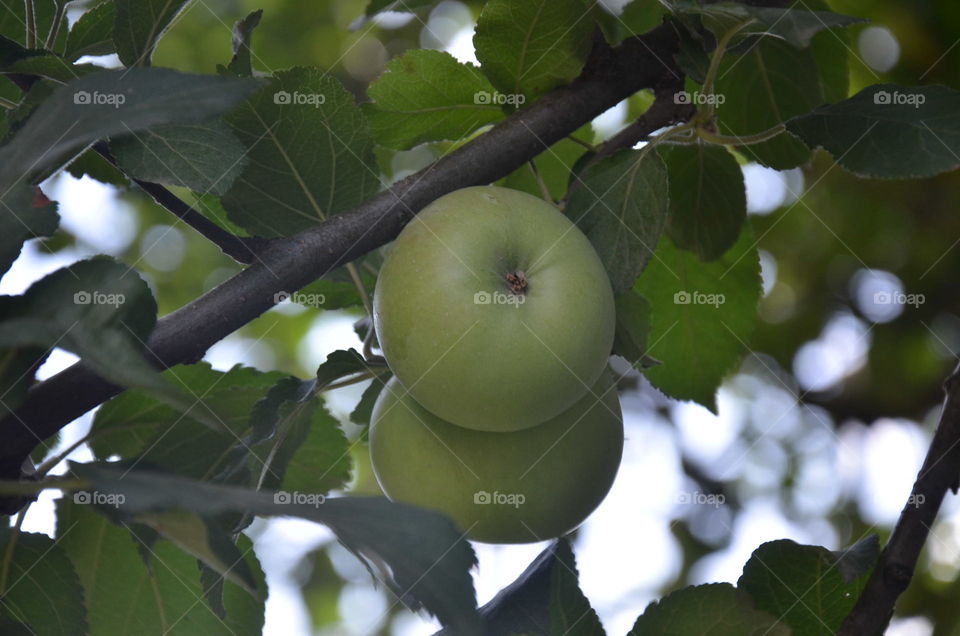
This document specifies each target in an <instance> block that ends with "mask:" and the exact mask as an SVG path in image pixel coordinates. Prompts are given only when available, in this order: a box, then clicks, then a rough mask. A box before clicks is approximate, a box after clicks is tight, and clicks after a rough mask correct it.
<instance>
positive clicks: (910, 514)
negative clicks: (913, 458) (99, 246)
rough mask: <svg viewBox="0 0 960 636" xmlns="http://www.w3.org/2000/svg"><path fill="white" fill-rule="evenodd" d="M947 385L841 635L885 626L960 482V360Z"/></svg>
mask: <svg viewBox="0 0 960 636" xmlns="http://www.w3.org/2000/svg"><path fill="white" fill-rule="evenodd" d="M943 386H944V391H945V392H946V394H947V395H946V398H945V400H944V403H943V412H942V413H941V414H940V423H939V424H938V425H937V430H936V432H935V433H934V434H933V440H932V441H931V442H930V448H929V449H928V450H927V457H926V459H924V460H923V466H922V467H921V468H920V472H919V474H918V475H917V480H916V481H915V482H914V483H913V490H912V491H911V492H910V497H909V498H908V499H907V503H906V505H905V506H904V507H903V511H901V513H900V518H899V519H898V520H897V525H896V527H895V528H894V529H893V534H892V535H891V536H890V540H889V541H888V542H887V545H886V547H885V548H884V549H883V552H881V553H880V560H879V561H878V562H877V565H876V567H875V568H874V569H873V572H872V573H871V575H870V578H869V579H868V580H867V584H866V586H865V587H864V588H863V592H862V593H861V594H860V598H859V599H858V600H857V604H856V605H854V607H853V610H852V611H851V612H850V614H849V615H848V616H847V618H846V619H845V620H844V622H843V625H842V626H841V628H840V631H839V632H837V633H838V634H839V635H840V636H872V635H874V634H877V635H879V634H882V633H883V632H884V630H885V629H886V627H887V624H888V623H889V622H890V617H891V616H893V610H894V606H895V605H896V602H897V598H898V597H899V596H900V594H902V593H903V591H904V590H905V589H907V586H908V585H909V584H910V579H911V578H912V577H913V572H914V570H915V569H916V567H917V559H918V558H919V557H920V551H921V550H922V549H923V545H924V543H926V540H927V535H928V534H930V529H931V528H932V527H933V523H934V521H935V520H936V517H937V513H938V512H939V510H940V505H941V504H942V503H943V498H944V496H945V495H946V494H947V491H948V490H950V491H953V492H954V493H956V492H957V487H958V486H960V365H958V366H957V368H956V369H954V371H953V373H952V374H950V376H949V377H948V378H947V379H946V381H945V382H944V385H943Z"/></svg>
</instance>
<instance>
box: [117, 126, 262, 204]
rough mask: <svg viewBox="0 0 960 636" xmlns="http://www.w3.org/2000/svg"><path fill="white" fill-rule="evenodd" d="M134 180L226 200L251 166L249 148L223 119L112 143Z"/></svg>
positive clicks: (167, 128)
mask: <svg viewBox="0 0 960 636" xmlns="http://www.w3.org/2000/svg"><path fill="white" fill-rule="evenodd" d="M110 149H111V151H112V152H113V154H114V156H115V158H116V160H117V163H118V165H119V166H120V168H121V169H122V170H123V171H124V172H125V173H126V174H127V175H129V176H131V177H133V178H136V179H142V180H144V181H151V182H154V183H163V184H167V185H174V186H183V187H186V188H190V189H191V190H195V191H198V192H202V193H206V192H210V193H212V194H215V195H222V194H224V193H225V192H226V191H227V190H229V189H230V186H232V185H233V182H234V180H236V178H237V177H238V176H239V175H240V173H241V172H242V171H243V168H244V167H245V166H246V163H247V160H246V156H245V153H246V148H245V147H244V146H243V145H242V144H241V143H240V141H239V140H238V139H237V137H236V135H234V134H233V130H232V129H231V128H230V127H229V126H227V125H226V124H225V123H223V121H221V120H219V119H213V120H209V121H206V122H202V123H197V124H172V125H167V126H158V127H157V128H151V129H150V130H145V131H143V132H141V133H138V134H133V135H126V136H123V137H120V138H118V139H115V140H114V141H113V142H112V143H111V144H110Z"/></svg>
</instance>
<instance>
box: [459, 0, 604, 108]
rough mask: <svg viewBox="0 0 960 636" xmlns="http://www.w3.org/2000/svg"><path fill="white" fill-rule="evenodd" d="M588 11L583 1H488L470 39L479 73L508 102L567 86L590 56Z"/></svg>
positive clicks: (588, 8) (584, 0) (591, 25)
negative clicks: (478, 62)
mask: <svg viewBox="0 0 960 636" xmlns="http://www.w3.org/2000/svg"><path fill="white" fill-rule="evenodd" d="M592 8H593V3H591V2H588V1H587V0H490V1H489V2H487V3H486V4H485V5H484V7H483V11H482V12H481V13H480V17H479V19H478V20H477V30H476V34H475V35H474V37H473V44H474V46H475V47H476V49H477V59H479V60H480V63H481V65H482V68H483V72H484V73H485V74H486V75H487V77H489V78H490V81H491V82H493V85H494V86H496V87H497V88H498V89H499V90H501V91H503V93H504V94H505V96H506V97H508V98H517V97H519V96H524V97H526V98H532V97H536V96H537V95H540V94H542V93H545V92H546V91H548V90H550V89H551V88H554V87H555V86H558V85H560V84H564V83H566V82H569V81H570V80H572V79H573V78H575V77H576V76H577V75H579V74H580V71H581V69H582V68H583V64H584V62H585V61H586V59H587V54H588V53H589V52H590V41H591V40H590V36H591V34H592V32H593V28H594V21H593V19H592V18H591V15H590V14H591V11H592ZM516 101H519V100H516ZM518 105H520V104H518Z"/></svg>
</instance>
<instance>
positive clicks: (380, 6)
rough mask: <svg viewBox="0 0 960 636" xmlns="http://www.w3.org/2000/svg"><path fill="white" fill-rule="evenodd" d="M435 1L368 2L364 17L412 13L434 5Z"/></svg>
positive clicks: (372, 0)
mask: <svg viewBox="0 0 960 636" xmlns="http://www.w3.org/2000/svg"><path fill="white" fill-rule="evenodd" d="M435 2H437V0H370V2H369V4H367V12H366V15H367V17H368V18H372V17H373V16H375V15H377V14H378V13H380V12H381V11H413V10H414V9H419V8H420V7H426V6H429V5H431V4H434V3H435Z"/></svg>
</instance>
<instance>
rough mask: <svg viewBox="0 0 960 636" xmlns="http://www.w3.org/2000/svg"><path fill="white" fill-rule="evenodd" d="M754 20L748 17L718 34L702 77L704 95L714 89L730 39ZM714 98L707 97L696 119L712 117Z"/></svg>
mask: <svg viewBox="0 0 960 636" xmlns="http://www.w3.org/2000/svg"><path fill="white" fill-rule="evenodd" d="M753 22H755V20H753V19H750V20H747V21H745V22H741V23H740V24H738V25H736V26H734V27H731V28H730V29H727V31H726V32H725V33H724V34H723V35H722V36H720V39H719V40H717V46H716V48H715V49H713V54H712V55H711V56H710V66H709V67H708V68H707V74H706V76H705V77H704V78H703V94H704V95H706V96H708V97H709V96H712V95H713V91H714V84H715V83H716V79H717V71H719V70H720V62H721V61H723V56H724V55H725V54H726V52H727V47H728V46H729V45H730V41H731V40H732V39H733V36H735V35H736V34H737V33H739V32H740V31H742V30H743V29H744V28H746V27H747V25H749V24H752V23H753ZM713 102H714V100H712V99H708V100H707V103H706V104H705V108H704V109H703V110H702V111H700V112H698V113H697V117H696V119H697V120H698V121H701V122H702V121H709V120H710V119H711V118H712V117H713V111H714V103H713Z"/></svg>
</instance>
